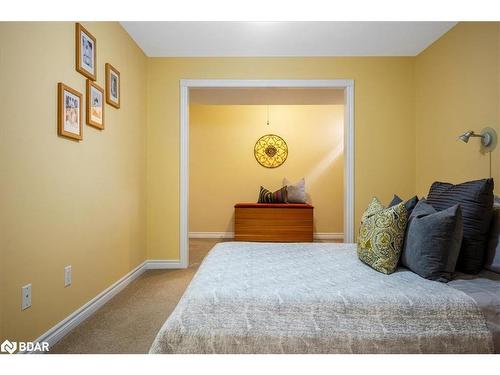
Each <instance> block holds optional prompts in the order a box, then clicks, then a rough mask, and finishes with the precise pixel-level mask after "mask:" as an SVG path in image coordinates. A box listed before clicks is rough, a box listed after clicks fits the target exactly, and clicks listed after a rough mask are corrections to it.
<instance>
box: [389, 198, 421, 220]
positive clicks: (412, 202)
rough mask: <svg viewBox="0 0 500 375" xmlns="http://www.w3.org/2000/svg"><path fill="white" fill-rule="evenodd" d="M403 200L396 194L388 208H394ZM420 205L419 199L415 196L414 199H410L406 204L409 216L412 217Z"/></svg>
mask: <svg viewBox="0 0 500 375" xmlns="http://www.w3.org/2000/svg"><path fill="white" fill-rule="evenodd" d="M402 201H403V200H402V199H401V198H399V197H398V196H397V195H396V194H394V197H393V198H392V201H391V203H389V205H388V206H387V207H392V206H395V205H397V204H399V203H401V202H402ZM417 203H418V197H417V196H416V195H415V196H414V197H412V198H410V199H408V200H407V201H406V202H405V208H406V211H408V216H410V215H411V213H412V211H413V209H414V208H415V206H416V205H417Z"/></svg>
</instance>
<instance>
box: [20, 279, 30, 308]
mask: <svg viewBox="0 0 500 375" xmlns="http://www.w3.org/2000/svg"><path fill="white" fill-rule="evenodd" d="M30 306H31V284H27V285H25V286H23V287H22V288H21V310H25V309H27V308H28V307H30Z"/></svg>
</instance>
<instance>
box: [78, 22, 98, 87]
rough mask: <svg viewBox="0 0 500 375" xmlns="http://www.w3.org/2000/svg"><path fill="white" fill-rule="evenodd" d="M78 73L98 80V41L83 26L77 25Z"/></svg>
mask: <svg viewBox="0 0 500 375" xmlns="http://www.w3.org/2000/svg"><path fill="white" fill-rule="evenodd" d="M75 44H76V65H75V67H76V71H77V72H79V73H81V74H83V75H84V76H85V77H87V78H89V79H91V80H92V81H95V80H96V79H97V40H96V38H95V37H94V36H93V35H92V34H91V33H89V31H88V30H87V29H86V28H85V27H83V26H82V25H81V24H79V23H76V25H75Z"/></svg>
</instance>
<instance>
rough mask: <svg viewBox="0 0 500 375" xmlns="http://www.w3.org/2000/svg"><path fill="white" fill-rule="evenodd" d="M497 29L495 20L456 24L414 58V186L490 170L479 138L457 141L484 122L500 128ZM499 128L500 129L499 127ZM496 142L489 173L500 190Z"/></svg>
mask: <svg viewBox="0 0 500 375" xmlns="http://www.w3.org/2000/svg"><path fill="white" fill-rule="evenodd" d="M499 53H500V29H499V24H498V23H459V24H458V25H457V26H456V27H454V28H453V29H451V30H450V31H449V32H448V33H447V34H445V35H444V36H443V37H442V38H440V39H439V40H437V41H436V42H435V43H434V44H433V45H432V46H430V47H429V48H427V49H426V50H425V51H424V52H423V53H421V54H420V55H419V56H417V57H416V63H415V84H416V97H415V103H416V106H415V119H416V126H415V129H416V132H415V139H416V191H417V192H418V194H420V195H426V194H427V192H428V189H429V186H430V184H431V183H432V182H433V181H435V180H441V181H449V182H454V183H457V182H463V181H466V180H472V179H479V178H485V177H488V175H489V155H487V154H486V155H483V154H481V153H480V152H479V149H480V142H479V140H478V139H474V138H472V139H471V140H470V141H469V143H468V144H465V143H463V142H461V141H457V137H458V135H459V134H462V133H463V132H465V131H467V130H475V131H480V130H481V129H482V128H483V127H485V126H490V127H494V128H495V129H496V130H497V132H499V130H500V129H499V124H500V121H499V120H500V119H499V105H500V97H499V90H500V75H499V68H500V60H499ZM499 133H500V132H499ZM499 155H500V147H499V148H497V149H496V150H495V151H494V152H493V153H492V162H493V168H492V171H493V173H492V175H493V177H494V178H495V180H496V182H497V187H496V189H495V190H496V192H497V194H498V192H499V191H500V186H499V177H500V163H499V161H500V160H499Z"/></svg>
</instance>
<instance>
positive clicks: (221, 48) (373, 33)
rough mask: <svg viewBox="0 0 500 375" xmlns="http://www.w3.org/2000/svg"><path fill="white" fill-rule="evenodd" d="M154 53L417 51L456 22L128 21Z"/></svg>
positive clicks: (129, 28)
mask: <svg viewBox="0 0 500 375" xmlns="http://www.w3.org/2000/svg"><path fill="white" fill-rule="evenodd" d="M121 24H122V26H123V27H124V28H125V30H127V32H128V33H129V34H130V36H131V37H132V38H133V39H134V40H135V41H136V43H137V44H138V45H139V46H140V47H141V48H142V50H143V51H144V53H145V54H146V55H148V56H151V57H169V56H170V57H173V56H178V57H181V56H185V57H195V56H196V57H202V56H415V55H417V54H419V53H420V52H422V51H423V50H424V49H425V48H426V47H428V46H429V45H430V44H432V43H433V42H434V41H435V40H436V39H438V38H439V37H441V36H442V35H443V34H444V33H445V32H447V31H448V30H449V29H451V28H452V27H453V26H454V25H455V24H456V22H338V21H335V22H333V21H332V22H122V23H121Z"/></svg>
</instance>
